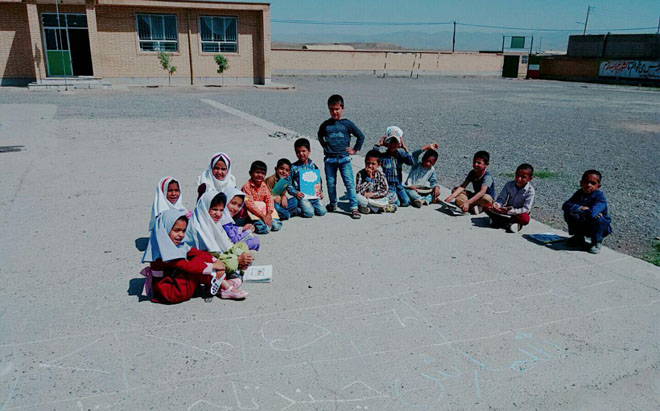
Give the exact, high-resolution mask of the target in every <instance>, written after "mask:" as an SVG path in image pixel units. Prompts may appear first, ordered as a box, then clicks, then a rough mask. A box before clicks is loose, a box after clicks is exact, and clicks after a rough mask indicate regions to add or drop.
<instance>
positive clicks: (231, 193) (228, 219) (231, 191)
mask: <svg viewBox="0 0 660 411" xmlns="http://www.w3.org/2000/svg"><path fill="white" fill-rule="evenodd" d="M222 192H223V193H225V195H226V196H227V204H229V202H230V201H231V200H232V198H234V197H236V196H239V197H243V204H242V205H241V208H240V209H241V210H242V209H243V207H245V193H244V192H242V191H241V190H239V189H238V188H236V187H227V188H225V189H224V190H223V191H222ZM239 211H240V210H239ZM237 214H238V213H237ZM227 223H233V224H236V222H235V221H234V218H233V217H232V216H231V213H230V212H229V210H227V209H226V207H225V212H224V213H223V214H222V218H221V219H220V223H219V224H222V225H225V224H227Z"/></svg>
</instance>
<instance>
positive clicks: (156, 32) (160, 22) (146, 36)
mask: <svg viewBox="0 0 660 411" xmlns="http://www.w3.org/2000/svg"><path fill="white" fill-rule="evenodd" d="M137 32H138V38H139V40H140V50H141V51H178V50H179V42H178V40H177V28H176V16H175V15H172V14H138V15H137Z"/></svg>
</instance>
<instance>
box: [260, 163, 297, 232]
mask: <svg viewBox="0 0 660 411" xmlns="http://www.w3.org/2000/svg"><path fill="white" fill-rule="evenodd" d="M290 175H291V162H290V161H289V160H288V159H286V158H280V159H279V160H277V165H276V166H275V172H274V173H273V175H272V176H270V177H267V178H266V180H265V182H266V186H267V187H268V189H269V190H270V193H271V195H272V196H273V202H274V203H275V210H276V211H277V215H279V216H280V220H282V221H284V220H288V219H289V218H290V217H293V216H296V215H298V214H297V211H296V209H297V208H298V200H297V199H296V198H295V197H292V198H287V196H286V189H287V187H288V186H290V185H291V178H290ZM280 180H282V181H281V182H280Z"/></svg>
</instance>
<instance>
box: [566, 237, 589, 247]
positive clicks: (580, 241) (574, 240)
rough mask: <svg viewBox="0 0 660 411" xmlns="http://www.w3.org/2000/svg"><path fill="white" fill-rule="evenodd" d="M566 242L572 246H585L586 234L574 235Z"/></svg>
mask: <svg viewBox="0 0 660 411" xmlns="http://www.w3.org/2000/svg"><path fill="white" fill-rule="evenodd" d="M566 244H568V245H569V246H571V247H584V244H585V242H584V236H583V235H574V236H573V237H571V238H569V239H568V240H566Z"/></svg>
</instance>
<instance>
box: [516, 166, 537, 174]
mask: <svg viewBox="0 0 660 411" xmlns="http://www.w3.org/2000/svg"><path fill="white" fill-rule="evenodd" d="M518 171H529V176H530V177H532V176H533V175H534V167H532V165H531V164H527V163H522V164H521V165H519V166H518V168H516V172H518Z"/></svg>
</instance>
